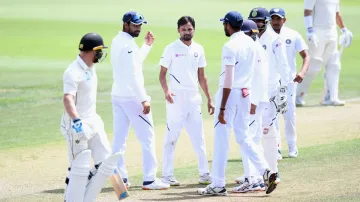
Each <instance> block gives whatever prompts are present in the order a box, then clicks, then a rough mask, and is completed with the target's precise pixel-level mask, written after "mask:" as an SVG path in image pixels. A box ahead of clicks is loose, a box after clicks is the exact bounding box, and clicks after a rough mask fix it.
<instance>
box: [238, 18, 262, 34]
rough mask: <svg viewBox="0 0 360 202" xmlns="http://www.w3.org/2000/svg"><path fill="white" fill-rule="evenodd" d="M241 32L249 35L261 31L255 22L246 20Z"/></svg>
mask: <svg viewBox="0 0 360 202" xmlns="http://www.w3.org/2000/svg"><path fill="white" fill-rule="evenodd" d="M241 31H243V32H245V33H248V32H253V33H258V32H259V29H258V27H257V25H256V23H255V22H254V21H252V20H244V23H243V25H242V26H241Z"/></svg>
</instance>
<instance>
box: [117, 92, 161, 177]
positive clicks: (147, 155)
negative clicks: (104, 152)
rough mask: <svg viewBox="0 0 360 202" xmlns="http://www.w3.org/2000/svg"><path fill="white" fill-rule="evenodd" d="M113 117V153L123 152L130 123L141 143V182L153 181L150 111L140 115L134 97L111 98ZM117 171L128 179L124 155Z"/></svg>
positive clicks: (153, 141) (153, 135)
mask: <svg viewBox="0 0 360 202" xmlns="http://www.w3.org/2000/svg"><path fill="white" fill-rule="evenodd" d="M112 106H113V116H114V140H113V148H112V149H113V153H115V152H120V151H122V152H125V149H126V138H127V137H128V135H129V129H130V123H131V125H132V127H133V128H134V130H135V133H136V137H137V138H138V140H139V141H140V143H141V148H142V157H143V159H142V161H143V163H142V164H143V172H144V177H143V181H153V180H155V177H156V171H157V160H156V155H155V134H154V123H153V118H152V114H151V111H150V113H149V114H147V115H145V114H143V113H142V111H143V107H142V105H141V102H140V101H138V100H137V99H136V98H135V97H118V96H112ZM117 166H118V169H119V171H120V175H121V177H122V178H128V171H127V169H126V165H125V156H124V154H123V155H122V156H121V157H120V159H119V161H118V164H117Z"/></svg>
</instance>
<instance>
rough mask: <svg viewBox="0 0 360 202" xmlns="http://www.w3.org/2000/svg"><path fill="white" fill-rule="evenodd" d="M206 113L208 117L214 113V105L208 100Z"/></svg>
mask: <svg viewBox="0 0 360 202" xmlns="http://www.w3.org/2000/svg"><path fill="white" fill-rule="evenodd" d="M207 105H208V112H209V114H210V115H213V114H214V111H215V107H214V103H213V102H212V100H208V104H207Z"/></svg>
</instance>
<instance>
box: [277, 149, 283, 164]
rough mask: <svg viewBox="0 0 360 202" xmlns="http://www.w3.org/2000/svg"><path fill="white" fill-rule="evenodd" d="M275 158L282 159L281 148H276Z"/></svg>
mask: <svg viewBox="0 0 360 202" xmlns="http://www.w3.org/2000/svg"><path fill="white" fill-rule="evenodd" d="M277 160H278V161H280V160H282V155H281V150H280V149H278V152H277Z"/></svg>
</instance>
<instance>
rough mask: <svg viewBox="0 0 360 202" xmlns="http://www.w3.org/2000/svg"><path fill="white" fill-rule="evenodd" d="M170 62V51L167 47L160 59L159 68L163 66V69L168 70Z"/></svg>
mask: <svg viewBox="0 0 360 202" xmlns="http://www.w3.org/2000/svg"><path fill="white" fill-rule="evenodd" d="M171 61H172V51H171V48H170V47H169V46H167V47H166V48H165V50H164V52H163V54H162V56H161V58H160V63H159V64H160V66H163V67H165V68H169V67H170V65H171Z"/></svg>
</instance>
